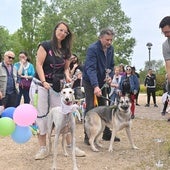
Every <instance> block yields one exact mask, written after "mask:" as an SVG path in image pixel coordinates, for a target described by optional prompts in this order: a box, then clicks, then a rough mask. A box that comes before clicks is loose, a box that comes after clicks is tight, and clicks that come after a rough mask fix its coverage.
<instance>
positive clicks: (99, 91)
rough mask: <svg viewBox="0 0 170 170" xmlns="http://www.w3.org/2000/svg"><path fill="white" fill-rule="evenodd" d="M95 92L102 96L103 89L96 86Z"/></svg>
mask: <svg viewBox="0 0 170 170" xmlns="http://www.w3.org/2000/svg"><path fill="white" fill-rule="evenodd" d="M94 94H95V95H96V96H98V97H100V96H102V91H101V89H100V88H99V87H98V86H97V87H95V88H94Z"/></svg>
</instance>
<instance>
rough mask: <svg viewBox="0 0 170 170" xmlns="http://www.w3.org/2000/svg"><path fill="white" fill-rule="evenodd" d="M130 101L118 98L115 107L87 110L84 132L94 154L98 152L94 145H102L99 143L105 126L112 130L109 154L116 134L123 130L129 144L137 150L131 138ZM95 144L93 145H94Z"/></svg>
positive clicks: (123, 97) (124, 97)
mask: <svg viewBox="0 0 170 170" xmlns="http://www.w3.org/2000/svg"><path fill="white" fill-rule="evenodd" d="M130 106H131V104H130V100H129V98H128V97H127V96H122V97H120V100H119V103H118V105H117V106H99V107H95V108H93V109H91V110H89V111H88V112H87V113H86V117H85V131H86V133H87V135H88V137H89V143H90V145H91V149H92V150H93V151H94V152H97V151H99V150H98V149H97V148H96V146H95V144H96V145H97V146H99V147H102V145H101V144H100V143H99V139H101V135H102V132H103V131H104V128H105V125H106V126H108V127H110V128H111V129H112V137H111V141H110V146H109V152H112V151H113V142H114V138H115V136H116V133H117V132H118V131H119V130H122V129H123V128H125V129H126V133H127V136H128V139H129V142H130V144H131V146H132V148H133V149H138V148H137V147H136V146H135V145H134V143H133V141H132V138H131V112H130ZM94 143H95V144H94Z"/></svg>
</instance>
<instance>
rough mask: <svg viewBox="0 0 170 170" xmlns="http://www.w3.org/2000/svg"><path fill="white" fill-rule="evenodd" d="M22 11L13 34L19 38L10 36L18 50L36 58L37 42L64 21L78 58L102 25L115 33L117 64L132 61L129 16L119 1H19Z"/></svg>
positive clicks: (133, 42) (44, 38) (82, 57)
mask: <svg viewBox="0 0 170 170" xmlns="http://www.w3.org/2000/svg"><path fill="white" fill-rule="evenodd" d="M21 14H22V18H21V20H22V27H21V28H20V29H19V30H18V31H17V33H16V34H15V36H14V37H16V35H17V36H18V38H16V40H14V37H12V40H13V44H18V47H17V46H14V45H11V47H14V48H13V49H14V51H16V52H17V53H18V51H20V50H23V49H24V50H25V51H27V52H28V54H29V55H31V56H32V57H33V59H35V57H34V56H35V55H36V50H37V45H38V43H39V42H41V41H44V40H48V39H50V38H51V35H52V30H53V28H54V26H55V25H56V23H57V22H59V21H61V20H63V21H66V22H67V23H68V25H69V26H70V28H71V30H72V32H73V33H74V44H73V49H72V51H73V53H76V54H77V55H78V56H80V59H81V61H84V59H85V55H86V49H87V47H88V46H89V45H90V44H91V43H92V42H94V41H96V40H97V39H98V33H99V31H100V30H101V28H104V27H111V28H113V29H114V30H115V35H116V36H115V40H114V41H113V45H114V47H115V61H116V64H119V63H120V61H124V63H130V62H131V57H130V56H131V54H132V52H133V47H134V45H135V39H134V38H132V37H130V33H131V28H130V26H129V24H130V18H128V17H127V16H125V13H124V12H123V11H122V10H121V5H120V2H119V0H103V1H100V0H74V1H70V0H62V1H61V0H51V1H50V3H48V4H47V3H46V2H45V0H22V9H21ZM14 42H15V43H14ZM19 48H21V49H20V50H19Z"/></svg>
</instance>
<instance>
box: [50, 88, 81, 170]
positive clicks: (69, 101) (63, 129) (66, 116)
mask: <svg viewBox="0 0 170 170" xmlns="http://www.w3.org/2000/svg"><path fill="white" fill-rule="evenodd" d="M76 110H77V105H76V104H74V91H73V89H71V88H64V89H62V91H61V107H54V108H52V109H51V111H50V113H49V114H48V137H49V152H51V147H52V142H51V132H52V130H53V128H54V127H55V139H54V151H53V165H52V169H53V170H56V168H57V163H56V157H57V143H58V139H59V136H60V134H63V138H62V147H63V151H64V155H65V156H68V153H67V150H66V146H65V141H66V140H65V136H66V134H67V133H69V132H70V133H71V136H72V160H73V170H78V168H77V163H76V157H75V149H76V146H75V118H74V116H73V112H75V111H76Z"/></svg>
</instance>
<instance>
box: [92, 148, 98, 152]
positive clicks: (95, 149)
mask: <svg viewBox="0 0 170 170" xmlns="http://www.w3.org/2000/svg"><path fill="white" fill-rule="evenodd" d="M91 149H92V151H93V152H99V150H98V149H97V148H95V147H93V148H91Z"/></svg>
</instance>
